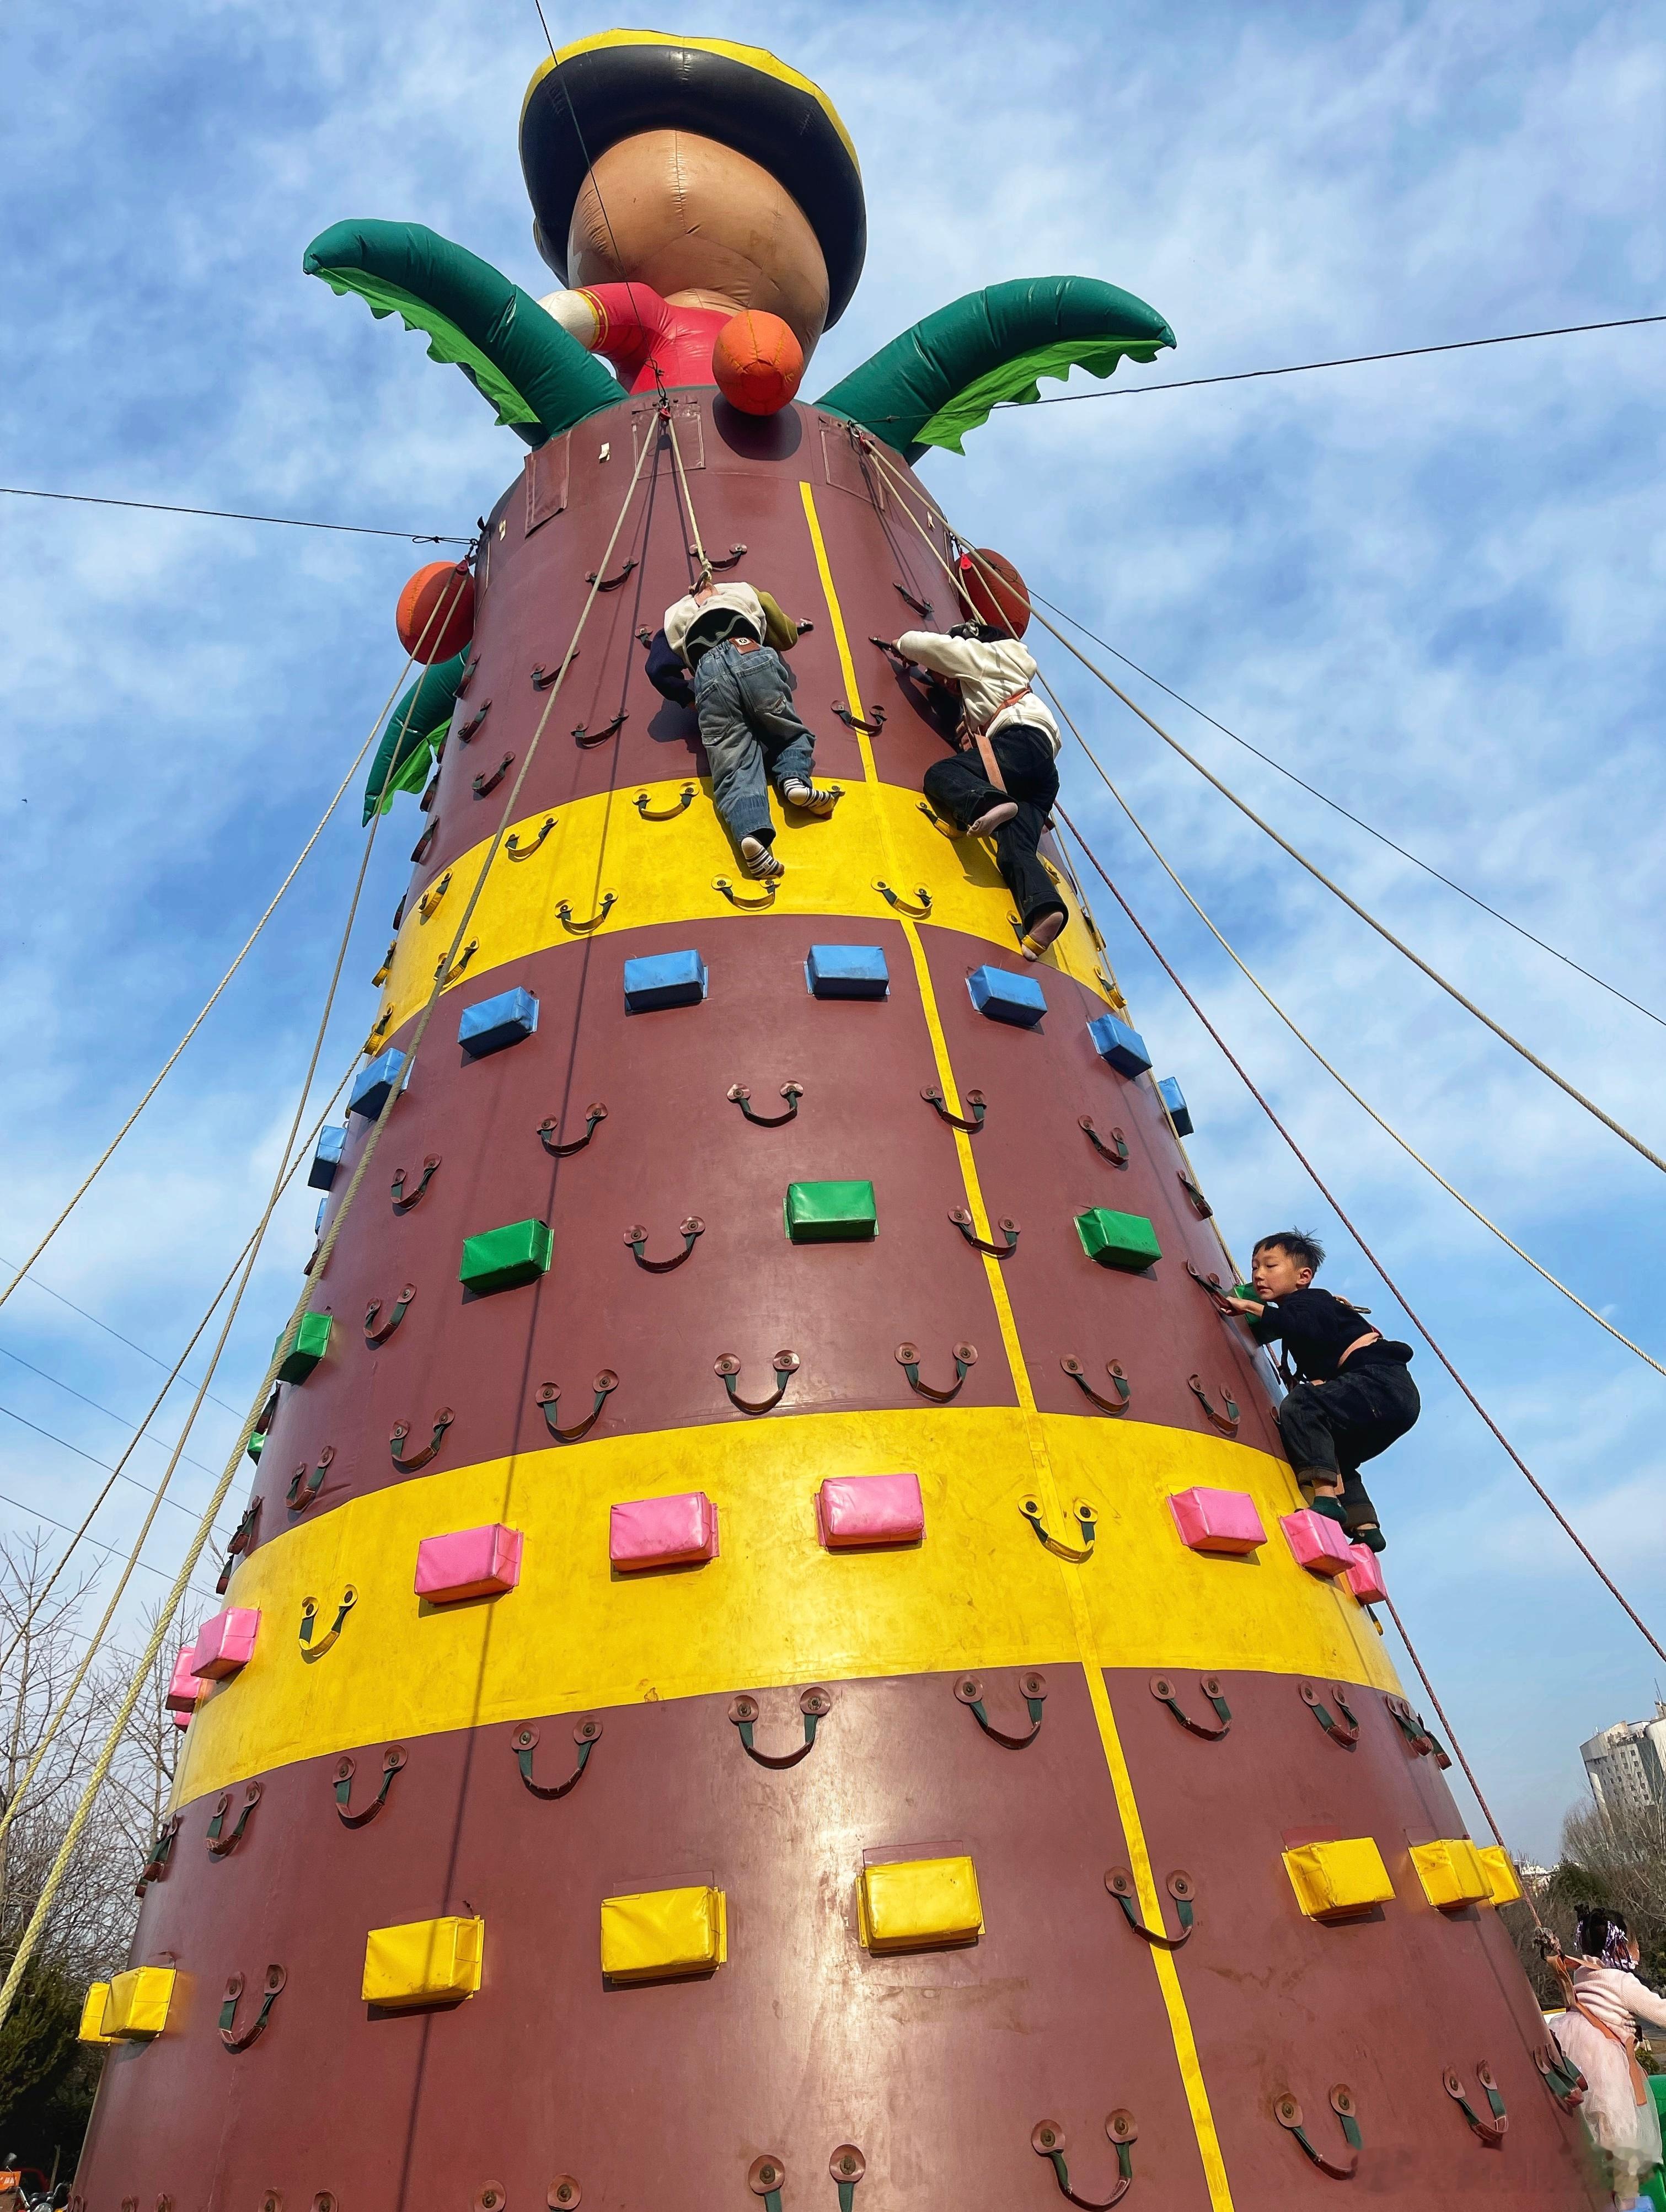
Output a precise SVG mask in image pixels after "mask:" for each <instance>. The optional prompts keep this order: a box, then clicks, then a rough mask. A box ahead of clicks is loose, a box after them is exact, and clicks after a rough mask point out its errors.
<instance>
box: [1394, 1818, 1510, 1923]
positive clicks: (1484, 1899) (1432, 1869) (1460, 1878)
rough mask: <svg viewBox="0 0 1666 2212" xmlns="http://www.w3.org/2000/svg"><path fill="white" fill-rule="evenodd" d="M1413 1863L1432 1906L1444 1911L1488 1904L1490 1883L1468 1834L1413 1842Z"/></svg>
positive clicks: (1489, 1901) (1491, 1889)
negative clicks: (1435, 1841) (1438, 1839)
mask: <svg viewBox="0 0 1666 2212" xmlns="http://www.w3.org/2000/svg"><path fill="white" fill-rule="evenodd" d="M1412 1864H1413V1865H1414V1867H1415V1868H1416V1869H1417V1878H1418V1880H1419V1881H1420V1882H1421V1883H1422V1885H1423V1894H1424V1895H1425V1897H1426V1898H1427V1899H1428V1900H1429V1902H1430V1904H1431V1905H1438V1906H1439V1907H1440V1908H1441V1910H1442V1911H1444V1912H1450V1911H1452V1910H1453V1908H1454V1907H1455V1906H1457V1905H1490V1904H1491V1903H1492V1902H1493V1884H1492V1880H1491V1878H1490V1876H1489V1875H1488V1874H1487V1869H1486V1868H1485V1867H1484V1866H1483V1865H1482V1864H1481V1853H1480V1852H1479V1851H1478V1850H1476V1849H1475V1847H1474V1844H1472V1843H1471V1842H1470V1841H1469V1839H1468V1837H1467V1836H1445V1837H1443V1838H1441V1839H1440V1841H1439V1842H1438V1843H1433V1844H1413V1845H1412Z"/></svg>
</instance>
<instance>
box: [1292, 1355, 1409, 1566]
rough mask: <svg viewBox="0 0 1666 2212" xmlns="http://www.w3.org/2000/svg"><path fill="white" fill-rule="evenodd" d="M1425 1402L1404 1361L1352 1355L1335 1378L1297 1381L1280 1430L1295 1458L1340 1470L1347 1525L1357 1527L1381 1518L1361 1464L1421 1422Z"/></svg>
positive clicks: (1302, 1464)
mask: <svg viewBox="0 0 1666 2212" xmlns="http://www.w3.org/2000/svg"><path fill="white" fill-rule="evenodd" d="M1421 1411H1422V1404H1421V1401H1420V1399H1419V1397H1418V1395H1417V1385H1416V1383H1414V1382H1413V1380H1412V1377H1411V1370H1409V1369H1408V1368H1407V1367H1405V1366H1403V1365H1402V1364H1400V1363H1399V1362H1397V1361H1395V1362H1390V1361H1389V1360H1386V1359H1377V1360H1371V1361H1369V1362H1368V1363H1367V1364H1365V1365H1364V1366H1361V1365H1359V1363H1358V1361H1357V1360H1351V1361H1350V1362H1349V1363H1348V1364H1347V1366H1346V1367H1345V1368H1344V1369H1343V1370H1342V1371H1341V1374H1340V1375H1339V1376H1337V1377H1336V1379H1335V1382H1334V1383H1297V1384H1296V1385H1295V1387H1294V1389H1292V1390H1291V1391H1290V1393H1289V1395H1287V1396H1286V1399H1285V1401H1284V1402H1283V1404H1282V1405H1281V1406H1280V1407H1279V1434H1280V1436H1281V1437H1283V1438H1284V1448H1285V1450H1286V1452H1287V1453H1288V1454H1289V1455H1290V1464H1291V1466H1292V1467H1293V1468H1295V1470H1296V1472H1297V1473H1298V1474H1302V1473H1303V1472H1304V1471H1305V1470H1309V1469H1310V1470H1312V1471H1314V1472H1316V1473H1319V1474H1340V1475H1341V1478H1342V1512H1343V1515H1344V1520H1345V1525H1346V1526H1347V1527H1348V1528H1359V1527H1361V1526H1363V1524H1364V1523H1365V1522H1368V1521H1375V1520H1376V1518H1377V1508H1376V1507H1375V1506H1374V1505H1373V1504H1371V1499H1370V1498H1369V1497H1368V1496H1367V1495H1366V1492H1365V1484H1364V1483H1363V1482H1361V1481H1360V1480H1359V1469H1360V1467H1361V1464H1362V1463H1363V1462H1365V1461H1366V1460H1368V1459H1375V1458H1376V1457H1377V1454H1378V1453H1379V1452H1385V1451H1387V1449H1388V1448H1389V1445H1390V1444H1392V1443H1398V1442H1399V1440H1400V1438H1401V1437H1403V1436H1404V1435H1405V1433H1406V1431H1408V1429H1409V1428H1411V1427H1413V1426H1414V1424H1415V1423H1416V1420H1417V1417H1418V1415H1419V1413H1420V1412H1421Z"/></svg>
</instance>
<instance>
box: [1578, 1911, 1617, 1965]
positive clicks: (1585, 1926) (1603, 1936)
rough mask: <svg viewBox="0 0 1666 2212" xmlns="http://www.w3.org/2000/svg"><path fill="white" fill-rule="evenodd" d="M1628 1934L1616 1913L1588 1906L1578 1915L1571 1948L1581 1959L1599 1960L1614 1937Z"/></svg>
mask: <svg viewBox="0 0 1666 2212" xmlns="http://www.w3.org/2000/svg"><path fill="white" fill-rule="evenodd" d="M1630 1932H1631V1931H1630V1929H1628V1928H1627V1927H1626V1923H1625V1922H1624V1921H1623V1920H1622V1919H1621V1918H1620V1915H1619V1914H1618V1913H1617V1912H1610V1911H1608V1908H1607V1907H1606V1906H1605V1905H1588V1906H1587V1907H1586V1909H1585V1910H1584V1911H1583V1912H1582V1913H1581V1914H1580V1915H1579V1924H1578V1928H1577V1929H1576V1930H1575V1931H1574V1937H1573V1948H1575V1950H1576V1951H1578V1954H1579V1955H1580V1957H1581V1958H1582V1959H1600V1958H1601V1957H1602V1955H1603V1954H1604V1953H1605V1952H1606V1951H1607V1949H1608V1945H1609V1943H1610V1942H1612V1941H1613V1940H1614V1937H1615V1936H1627V1935H1629V1934H1630Z"/></svg>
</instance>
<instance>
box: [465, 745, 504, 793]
mask: <svg viewBox="0 0 1666 2212" xmlns="http://www.w3.org/2000/svg"><path fill="white" fill-rule="evenodd" d="M514 764H515V757H514V754H513V753H505V754H504V756H503V757H502V760H501V761H499V763H497V766H496V768H495V769H493V770H492V771H491V773H490V775H486V774H485V773H484V772H482V773H481V774H480V775H477V776H474V777H473V778H471V781H470V785H469V788H470V789H471V791H472V792H473V793H474V795H475V797H476V798H477V799H484V798H485V796H486V794H487V793H489V792H492V791H496V789H497V787H498V785H499V784H500V783H502V781H503V779H504V777H505V776H506V775H508V773H509V770H510V769H512V768H513V767H514Z"/></svg>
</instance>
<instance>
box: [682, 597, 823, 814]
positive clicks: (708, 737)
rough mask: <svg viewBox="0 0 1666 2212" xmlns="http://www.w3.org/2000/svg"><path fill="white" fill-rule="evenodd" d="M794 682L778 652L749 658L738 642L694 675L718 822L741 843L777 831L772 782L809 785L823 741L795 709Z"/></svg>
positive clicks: (716, 651) (718, 650) (707, 657)
mask: <svg viewBox="0 0 1666 2212" xmlns="http://www.w3.org/2000/svg"><path fill="white" fill-rule="evenodd" d="M792 689H793V678H792V676H791V674H790V672H789V671H788V670H787V664H786V663H785V661H783V660H782V659H781V655H780V654H779V653H777V652H775V649H774V648H773V647H770V646H767V645H765V646H761V647H759V648H758V650H757V652H756V653H742V652H741V650H740V649H739V647H738V646H737V645H736V644H735V643H734V641H733V639H730V640H728V641H726V642H725V643H724V644H722V645H714V646H713V647H711V648H710V650H709V651H708V652H706V653H702V654H701V656H700V660H699V664H698V665H697V666H696V669H695V671H694V698H695V704H696V707H697V708H699V710H700V742H701V744H703V745H704V746H705V748H706V758H707V760H708V763H710V766H711V772H712V801H713V804H714V805H715V806H716V808H717V813H718V819H719V820H720V821H721V823H722V824H723V827H724V828H725V829H727V831H728V833H729V835H730V836H731V837H732V838H733V840H734V842H735V843H736V845H739V842H740V841H741V839H742V838H743V837H756V838H757V839H759V840H760V842H763V844H765V845H767V844H769V843H770V842H772V840H773V839H774V837H775V823H774V822H773V820H772V819H771V818H770V814H769V782H770V781H773V782H774V783H775V788H776V789H777V790H778V791H779V790H783V789H784V788H785V787H786V786H787V785H788V784H795V783H808V782H809V781H810V780H811V772H812V766H813V764H814V761H815V753H816V740H815V738H813V737H812V735H811V733H810V732H809V731H808V730H806V728H805V726H804V724H803V723H802V721H800V719H799V713H798V709H797V708H796V707H794V706H793V699H792Z"/></svg>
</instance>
